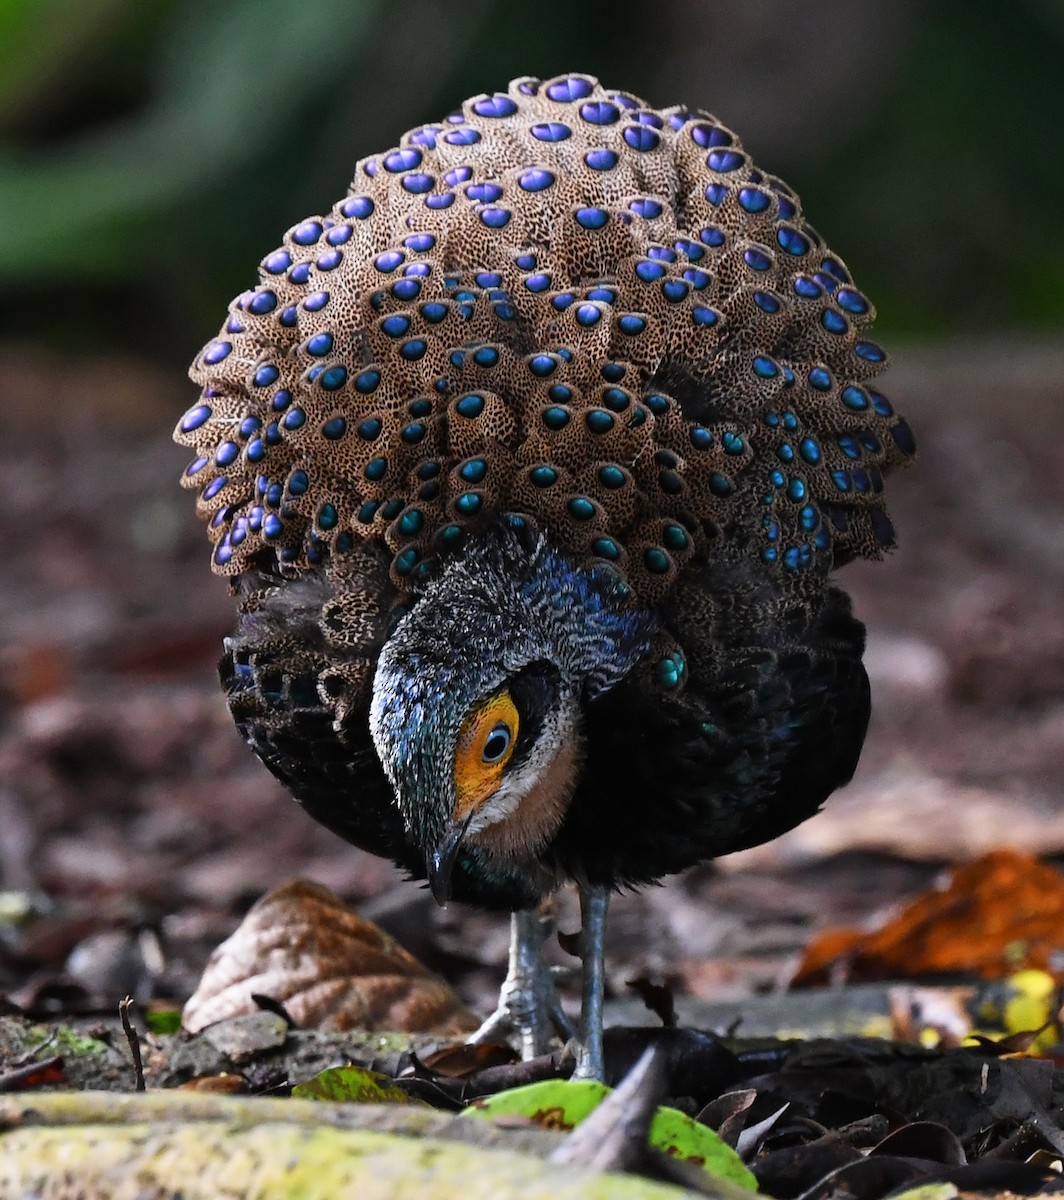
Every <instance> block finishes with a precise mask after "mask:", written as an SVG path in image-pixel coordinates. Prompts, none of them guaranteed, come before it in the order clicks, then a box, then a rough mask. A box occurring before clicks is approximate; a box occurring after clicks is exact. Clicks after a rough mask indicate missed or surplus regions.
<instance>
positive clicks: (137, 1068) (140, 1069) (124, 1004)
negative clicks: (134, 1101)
mask: <svg viewBox="0 0 1064 1200" xmlns="http://www.w3.org/2000/svg"><path fill="white" fill-rule="evenodd" d="M132 1003H133V997H132V996H127V997H126V998H125V999H124V1000H120V1001H119V1002H118V1015H119V1017H120V1018H121V1020H122V1031H123V1033H125V1035H126V1041H127V1042H128V1044H129V1052H130V1054H132V1055H133V1070H134V1072H135V1075H136V1090H137V1091H138V1092H143V1091H146V1090H147V1089H146V1088H145V1086H144V1063H143V1062H142V1061H141V1057H140V1041H139V1040H138V1039H137V1032H136V1030H135V1029H134V1028H133V1023H132V1021H130V1019H129V1006H130V1005H131V1004H132Z"/></svg>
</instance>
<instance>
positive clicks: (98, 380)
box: [0, 342, 1064, 1009]
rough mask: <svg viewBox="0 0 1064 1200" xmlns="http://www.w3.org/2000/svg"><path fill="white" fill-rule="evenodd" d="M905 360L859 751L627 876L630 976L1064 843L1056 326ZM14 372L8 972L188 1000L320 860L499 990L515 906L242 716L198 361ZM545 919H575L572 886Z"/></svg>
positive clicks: (0, 980)
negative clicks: (1050, 335)
mask: <svg viewBox="0 0 1064 1200" xmlns="http://www.w3.org/2000/svg"><path fill="white" fill-rule="evenodd" d="M896 358H897V361H898V362H899V363H901V364H903V365H899V366H897V367H895V368H893V369H892V371H891V373H890V375H889V376H888V378H887V389H886V390H887V391H888V392H889V394H890V395H891V396H892V398H893V399H894V400H895V403H896V404H897V406H898V408H899V409H901V410H902V411H903V412H905V413H906V415H908V416H910V418H911V423H912V424H913V426H914V428H915V430H916V432H917V440H918V444H919V447H920V455H919V459H918V462H917V464H916V466H915V467H914V468H913V469H912V470H910V471H908V472H906V473H904V474H902V475H900V476H898V477H896V478H893V479H891V480H890V486H889V489H888V491H889V493H890V496H891V511H892V515H893V517H894V519H895V523H896V525H897V528H898V532H899V542H900V548H899V550H898V551H897V552H896V553H895V554H893V555H892V556H891V557H890V558H889V559H888V560H886V561H885V562H882V563H871V564H858V565H855V566H853V567H850V568H848V569H847V570H846V571H845V572H843V573H842V575H841V577H840V582H841V583H842V584H843V585H844V586H845V587H846V588H847V589H848V590H849V591H850V593H851V594H852V596H853V598H854V602H855V606H856V610H857V612H858V614H859V615H860V617H861V618H862V619H863V620H864V621H865V622H866V624H867V626H868V630H869V641H868V654H867V664H868V669H869V672H870V675H871V678H872V686H873V696H874V712H873V719H872V726H871V730H870V732H869V736H868V741H867V744H866V748H865V753H864V757H863V759H862V762H861V766H860V768H859V770H858V773H857V776H856V778H855V780H854V781H853V783H852V784H851V785H850V786H849V787H848V788H846V789H845V790H844V791H842V792H840V793H839V794H837V795H836V796H835V797H833V798H832V799H831V801H830V802H829V803H828V805H827V807H826V810H825V811H824V813H823V814H821V815H820V816H818V817H816V818H815V819H813V820H811V821H809V822H807V823H806V824H805V825H803V826H801V827H800V828H799V829H797V830H795V831H794V832H793V833H791V834H789V835H787V836H785V837H782V838H780V839H778V840H777V841H775V842H773V843H770V844H769V845H766V846H763V847H760V848H757V849H754V850H751V851H748V852H745V853H743V854H739V855H734V856H732V857H730V858H727V859H723V860H720V861H718V862H717V863H715V864H713V865H711V866H707V867H705V868H701V869H697V870H694V871H691V872H688V873H687V874H686V875H684V876H682V877H681V878H679V879H675V880H671V881H669V882H667V883H666V884H665V885H664V886H662V887H659V888H651V889H648V890H647V891H645V892H644V893H642V894H640V895H626V896H621V897H619V898H617V899H616V900H615V901H614V904H613V910H612V914H611V921H610V927H609V944H608V975H609V982H610V989H611V992H612V993H613V994H615V995H623V994H624V992H625V988H624V983H625V981H626V980H628V979H631V978H632V977H633V976H648V977H654V978H663V979H666V980H667V981H668V982H669V983H670V984H671V985H672V987H673V988H674V990H675V992H676V993H677V995H678V996H680V997H689V998H693V999H707V1000H713V1001H722V1000H723V1001H734V1000H739V999H741V998H742V997H743V996H747V995H750V994H752V993H757V992H766V991H773V990H775V989H779V988H781V987H782V986H783V985H784V984H785V983H786V981H787V979H788V978H789V976H790V974H791V973H792V972H793V970H794V967H795V964H796V962H797V960H798V957H799V955H800V953H801V951H802V949H803V948H804V947H805V946H806V944H807V943H808V941H809V939H810V937H811V936H812V935H813V934H814V933H816V932H818V931H820V930H822V929H825V928H831V927H834V926H838V925H853V924H861V923H864V922H873V921H875V920H876V919H877V918H878V917H880V916H881V915H882V914H883V913H885V912H887V911H889V910H890V909H891V908H892V907H893V906H896V905H898V904H899V903H900V902H903V901H905V900H906V899H908V898H909V897H910V896H912V895H914V894H915V893H917V892H919V891H921V890H923V889H924V888H925V887H927V886H928V885H929V884H930V883H931V882H932V881H933V880H934V879H935V878H936V876H937V875H938V873H939V872H940V871H941V870H942V868H943V867H945V866H948V865H950V864H952V863H956V862H960V861H964V860H967V859H970V858H973V857H975V856H976V855H978V854H980V853H983V852H985V851H987V850H990V849H994V848H997V847H1000V846H1002V845H1011V846H1015V847H1018V848H1020V849H1024V850H1027V851H1030V852H1032V853H1037V854H1039V855H1041V856H1049V857H1051V856H1054V855H1057V856H1061V855H1064V784H1062V781H1064V611H1062V608H1061V604H1060V595H1061V585H1062V583H1064V472H1061V471H1060V469H1059V463H1060V456H1059V448H1058V445H1057V440H1058V439H1056V438H1052V437H1050V436H1049V432H1048V431H1050V430H1051V429H1054V428H1056V429H1059V428H1060V423H1061V419H1062V418H1064V350H1062V349H1061V348H1060V347H1059V346H1053V345H1050V344H1048V343H1044V344H1037V343H1035V344H1031V343H1023V344H1016V343H1007V342H1003V343H1000V344H997V345H989V346H988V345H978V346H972V345H967V344H964V345H962V344H957V345H940V346H934V347H927V348H919V347H911V348H909V349H908V350H906V349H905V348H904V347H903V348H902V349H901V350H900V351H899V352H898V353H897V355H896ZM0 390H2V391H3V394H4V395H5V397H6V399H5V405H4V407H5V432H4V437H3V440H2V442H0V472H2V474H0V477H2V478H3V479H4V481H5V488H4V493H5V497H4V504H3V505H2V506H0V546H2V547H3V562H4V571H3V581H2V584H0V622H2V628H3V631H4V638H3V644H2V649H0V894H2V896H3V906H2V907H0V993H7V994H9V995H11V996H12V997H14V998H16V999H17V1000H18V1001H19V1002H20V1003H22V1004H27V1003H28V1004H30V1006H31V1007H40V1006H41V1005H42V1004H45V1005H46V1004H47V1003H48V1002H49V997H50V996H52V997H53V1001H52V1002H53V1003H54V1004H55V1005H56V1006H57V1007H62V1006H63V1005H65V1004H70V1005H73V1006H74V1007H75V1008H78V1007H85V1008H89V1009H91V1008H92V1006H93V1005H94V1004H97V1003H102V1002H103V1001H105V1000H106V1003H107V1006H108V1007H110V1003H111V1001H110V998H111V997H114V996H122V995H126V994H129V995H133V996H139V997H147V996H152V997H155V998H160V999H171V1000H174V1001H176V1002H178V1003H181V1002H183V1000H184V999H185V998H187V996H188V995H189V994H190V992H191V991H192V989H193V988H194V986H195V983H196V980H197V978H198V976H199V974H200V972H201V970H202V968H203V965H204V962H205V960H206V957H207V955H208V953H209V952H210V950H211V949H212V948H213V947H214V946H215V945H216V944H217V943H218V942H219V941H221V940H222V939H223V938H224V937H225V936H227V935H228V934H229V933H230V932H231V931H232V929H233V927H234V926H235V924H236V922H237V921H238V919H239V917H240V916H241V914H242V913H243V912H244V911H245V910H246V909H247V908H248V906H249V905H250V904H251V903H252V902H253V901H254V900H255V899H256V898H257V897H258V896H259V895H261V894H262V893H263V892H265V891H267V890H268V889H270V888H271V887H274V886H276V885H277V884H278V883H281V882H283V881H284V880H286V879H289V878H293V877H310V878H313V879H316V880H318V881H320V882H322V883H324V884H326V885H327V886H329V887H330V888H332V889H333V890H334V891H336V892H337V893H339V894H340V895H341V896H343V897H344V898H346V899H347V900H349V901H352V902H353V903H355V904H356V905H357V906H358V908H359V910H360V911H361V912H362V913H363V914H364V915H366V916H369V917H372V918H373V919H374V920H376V921H378V922H379V923H380V924H381V925H382V926H384V927H385V928H386V929H387V930H388V931H389V932H390V933H392V934H393V935H394V936H395V937H396V938H397V939H398V940H399V941H400V942H401V943H402V944H403V945H405V946H406V947H407V948H408V949H409V950H410V951H411V952H413V953H414V954H415V955H416V956H418V957H419V958H421V959H422V960H423V961H424V962H425V963H426V964H428V965H429V966H430V967H432V968H433V969H435V970H438V971H440V972H441V973H442V974H443V975H444V976H445V977H446V978H447V979H448V980H449V981H450V982H451V983H452V984H454V986H455V987H456V988H457V990H458V992H459V993H460V995H461V996H462V997H463V998H464V999H466V1000H467V1001H468V1002H469V1003H471V1004H472V1005H473V1006H474V1007H481V1008H482V1007H485V1006H486V1005H487V1004H488V1003H489V1001H490V998H491V997H492V996H493V995H494V994H495V992H496V989H497V986H498V983H499V979H500V976H501V971H502V968H503V965H504V962H505V956H506V944H507V929H506V921H505V919H503V918H500V917H498V916H489V915H484V914H481V913H478V912H475V911H473V910H467V909H464V908H462V907H461V906H458V905H452V906H450V907H449V908H447V909H446V910H439V909H437V907H436V905H435V904H434V903H433V902H432V901H431V899H430V898H429V897H428V895H427V893H426V892H425V891H424V890H423V889H422V888H419V887H417V886H415V885H411V884H408V883H405V882H403V881H402V880H401V878H400V877H399V875H398V873H397V872H396V871H395V870H394V869H393V868H392V867H391V866H390V865H389V864H387V863H384V862H381V861H379V860H376V859H373V858H371V857H368V856H366V855H363V854H361V853H359V852H358V851H356V850H353V849H352V848H350V847H349V846H347V845H345V844H343V843H341V842H340V841H338V840H337V839H336V838H334V837H333V836H332V835H330V834H329V833H327V832H326V831H325V830H323V829H320V828H319V827H318V826H316V825H315V824H314V823H313V822H312V821H310V820H308V819H307V818H305V817H304V815H303V814H302V813H301V812H300V811H299V810H298V809H297V808H296V807H295V806H294V805H293V803H292V801H291V800H290V799H289V798H288V797H287V796H286V794H285V793H284V791H283V790H282V788H281V787H280V786H279V785H278V784H277V783H275V781H274V780H273V779H272V778H271V777H270V776H268V775H267V773H266V772H265V771H264V770H263V769H262V768H261V767H260V765H259V764H258V762H257V761H256V760H255V759H254V758H253V756H252V755H251V754H250V753H249V752H248V751H247V750H246V749H245V747H244V746H243V744H242V743H241V742H240V740H239V738H238V737H237V735H236V733H235V731H234V730H233V728H232V726H231V723H230V721H229V718H228V716H227V714H226V712H225V709H224V705H223V703H222V700H221V696H220V693H219V690H218V688H217V685H216V680H215V672H214V664H215V660H216V657H217V654H218V648H219V644H220V640H221V638H222V637H223V636H224V635H225V633H226V632H227V631H228V629H229V627H230V624H231V620H232V612H233V606H232V601H231V599H230V597H229V596H228V594H227V589H226V586H225V585H224V583H223V582H222V581H220V580H218V579H215V578H212V577H211V575H210V572H209V569H208V562H207V550H206V540H205V538H204V536H203V533H202V531H201V530H200V529H199V528H198V527H197V524H196V522H195V520H194V518H193V515H192V504H191V497H190V496H188V495H186V494H183V493H181V492H180V491H179V489H178V487H177V486H176V479H177V476H178V474H179V472H180V470H181V468H182V465H183V457H182V454H183V452H182V451H180V450H179V449H177V448H176V447H174V446H172V445H171V444H170V441H169V432H170V429H171V428H172V425H173V423H174V422H175V421H176V419H177V417H178V416H179V415H180V413H181V411H182V410H183V408H184V407H185V405H186V404H187V403H188V402H190V400H191V398H192V396H193V392H192V389H191V387H190V386H189V385H186V384H185V383H184V381H183V380H182V378H181V374H180V372H179V371H178V372H174V373H172V374H169V373H166V372H163V371H161V370H160V369H159V368H157V367H154V366H149V365H145V364H143V363H140V362H136V361H132V360H124V359H113V360H100V359H93V360H88V359H86V360H83V361H71V360H69V359H59V358H50V357H48V356H47V355H40V354H35V355H32V356H31V355H26V354H23V353H22V352H21V351H20V350H18V349H17V348H15V347H8V348H4V347H2V346H0ZM559 919H560V924H561V926H562V927H563V928H570V929H571V928H573V927H574V925H575V906H574V902H573V899H572V898H571V897H567V896H563V897H562V898H561V900H560V904H559Z"/></svg>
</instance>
